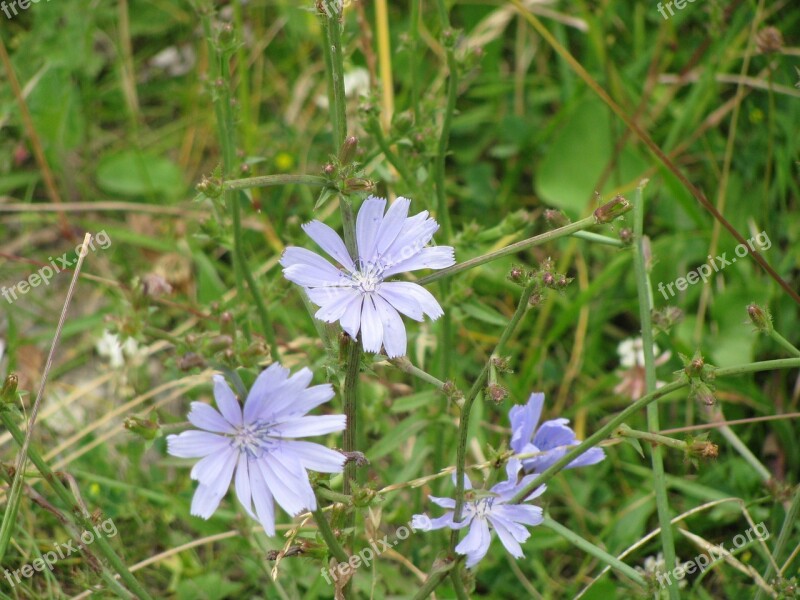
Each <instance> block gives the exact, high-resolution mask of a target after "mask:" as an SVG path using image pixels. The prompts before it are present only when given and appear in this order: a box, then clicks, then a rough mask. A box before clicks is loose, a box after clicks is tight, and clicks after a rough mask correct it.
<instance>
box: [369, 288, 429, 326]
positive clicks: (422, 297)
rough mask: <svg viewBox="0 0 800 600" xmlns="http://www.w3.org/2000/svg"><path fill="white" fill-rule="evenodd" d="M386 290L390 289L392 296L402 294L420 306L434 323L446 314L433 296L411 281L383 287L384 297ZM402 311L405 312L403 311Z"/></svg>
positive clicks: (381, 289)
mask: <svg viewBox="0 0 800 600" xmlns="http://www.w3.org/2000/svg"><path fill="white" fill-rule="evenodd" d="M385 289H389V290H390V293H392V294H398V295H399V294H402V295H405V296H407V297H408V298H410V299H411V300H413V301H415V302H416V303H417V304H419V306H420V308H421V309H422V312H423V313H424V314H426V315H428V316H429V317H430V318H431V319H433V320H434V321H435V320H436V319H438V318H439V317H441V316H442V315H443V314H444V311H443V310H442V307H441V306H439V303H438V302H437V301H436V298H434V297H433V294H431V293H430V292H429V291H428V290H426V289H425V288H424V287H422V286H421V285H419V284H416V283H411V282H410V281H390V282H387V283H384V284H383V285H381V287H380V294H381V295H382V296H383V295H384V294H383V292H384V290H385ZM395 308H397V309H400V307H399V306H395ZM400 310H401V312H405V311H403V310H402V309H400ZM406 314H408V313H406ZM409 316H410V317H412V318H413V315H411V314H409Z"/></svg>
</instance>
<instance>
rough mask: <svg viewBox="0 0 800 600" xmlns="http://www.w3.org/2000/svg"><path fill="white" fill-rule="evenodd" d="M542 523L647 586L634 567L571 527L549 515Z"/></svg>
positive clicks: (574, 544)
mask: <svg viewBox="0 0 800 600" xmlns="http://www.w3.org/2000/svg"><path fill="white" fill-rule="evenodd" d="M542 525H543V526H544V527H547V528H548V529H550V530H552V531H555V532H556V533H557V534H558V535H560V536H561V537H563V538H564V539H565V540H567V541H568V542H569V543H570V544H572V545H573V546H577V547H578V548H580V549H581V550H583V551H584V552H586V554H589V555H591V556H594V557H595V558H596V559H597V560H599V561H600V562H602V563H605V564H606V565H608V566H609V567H611V568H612V569H616V570H617V571H619V572H620V573H622V574H623V575H625V576H626V577H627V578H628V579H630V580H632V581H635V582H636V583H638V584H639V585H641V586H642V587H644V588H646V587H647V582H645V580H644V579H643V578H642V576H641V575H639V573H638V572H637V571H636V569H634V568H633V567H631V566H629V565H627V564H625V563H624V562H622V561H621V560H619V559H618V558H617V557H616V556H613V555H611V554H609V553H608V552H606V551H605V550H603V549H601V548H599V547H597V546H596V545H594V544H593V543H591V542H590V541H589V540H586V539H584V538H582V537H581V536H579V535H578V534H577V533H575V532H574V531H572V530H571V529H568V528H567V527H564V526H563V525H562V524H561V523H559V522H557V521H554V520H553V519H551V518H550V517H545V518H544V521H543V522H542Z"/></svg>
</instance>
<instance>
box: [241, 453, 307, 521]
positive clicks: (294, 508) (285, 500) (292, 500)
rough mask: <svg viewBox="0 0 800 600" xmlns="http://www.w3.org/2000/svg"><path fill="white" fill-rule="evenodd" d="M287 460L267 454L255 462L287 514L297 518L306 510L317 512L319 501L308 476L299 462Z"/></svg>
mask: <svg viewBox="0 0 800 600" xmlns="http://www.w3.org/2000/svg"><path fill="white" fill-rule="evenodd" d="M286 458H287V457H286V456H281V457H280V458H279V457H278V456H276V455H275V454H267V455H265V456H264V457H263V458H262V459H261V460H258V461H255V462H256V463H257V464H258V467H259V468H260V469H261V474H262V475H263V476H264V480H265V481H266V482H267V485H268V486H269V490H270V492H272V495H273V496H274V498H275V500H276V501H277V502H278V504H280V505H281V507H282V508H283V509H284V510H285V511H286V512H287V513H289V514H290V515H292V516H295V515H297V514H299V513H301V512H303V511H304V510H306V509H308V510H316V508H317V500H316V498H315V496H314V490H313V489H311V483H310V482H309V481H308V474H307V473H306V471H305V469H303V467H302V466H301V465H300V463H299V461H289V460H286Z"/></svg>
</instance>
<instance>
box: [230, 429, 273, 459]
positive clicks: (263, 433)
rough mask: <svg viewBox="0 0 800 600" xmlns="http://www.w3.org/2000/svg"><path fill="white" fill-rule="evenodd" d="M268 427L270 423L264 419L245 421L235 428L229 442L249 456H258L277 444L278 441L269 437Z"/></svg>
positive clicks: (269, 450)
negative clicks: (251, 421)
mask: <svg viewBox="0 0 800 600" xmlns="http://www.w3.org/2000/svg"><path fill="white" fill-rule="evenodd" d="M270 429H271V425H270V424H269V423H266V422H264V421H256V422H254V423H245V424H244V425H241V426H239V427H237V428H236V432H235V433H234V434H233V437H232V438H231V444H232V445H233V447H234V448H236V449H237V450H238V451H239V452H243V453H245V454H246V455H247V456H248V457H249V458H260V457H261V456H263V455H264V454H267V453H269V452H271V451H272V450H273V449H275V447H276V446H277V445H278V441H277V440H276V439H274V438H271V437H270V435H269V433H270Z"/></svg>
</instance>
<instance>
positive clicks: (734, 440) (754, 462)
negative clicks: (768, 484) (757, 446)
mask: <svg viewBox="0 0 800 600" xmlns="http://www.w3.org/2000/svg"><path fill="white" fill-rule="evenodd" d="M718 430H719V432H720V433H721V434H722V437H724V438H725V439H726V440H727V441H728V443H729V444H730V445H731V446H733V448H734V449H735V450H736V451H737V452H738V453H739V455H740V456H741V457H742V458H743V459H744V460H745V461H746V462H747V464H749V465H750V466H751V467H753V469H754V470H755V471H756V472H757V473H758V474H759V476H760V477H761V479H763V480H764V481H769V480H770V479H772V473H770V472H769V470H768V469H767V467H765V466H764V465H763V464H762V463H761V461H760V460H758V458H757V457H756V455H755V454H753V453H752V452H750V448H748V447H747V445H746V444H745V443H744V442H743V441H742V440H741V439H740V438H739V436H738V435H736V432H735V431H734V430H733V429H731V428H730V427H729V426H728V425H721V426H720V427H719V429H718Z"/></svg>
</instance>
